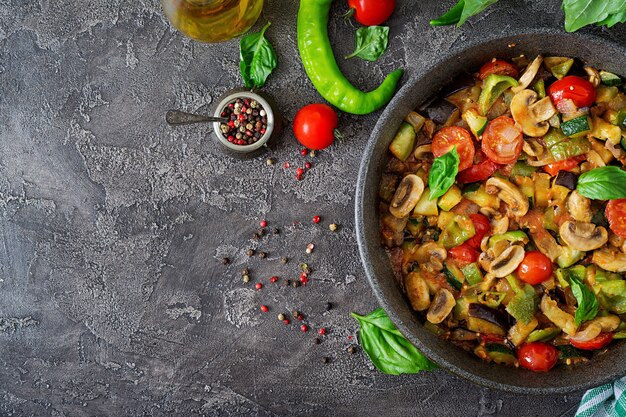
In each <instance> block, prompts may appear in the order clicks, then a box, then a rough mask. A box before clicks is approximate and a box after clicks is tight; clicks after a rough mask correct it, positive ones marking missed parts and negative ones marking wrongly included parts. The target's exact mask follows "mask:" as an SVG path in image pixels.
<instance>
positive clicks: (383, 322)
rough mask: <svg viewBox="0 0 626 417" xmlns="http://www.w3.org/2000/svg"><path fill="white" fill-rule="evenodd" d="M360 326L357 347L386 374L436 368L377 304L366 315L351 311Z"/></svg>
mask: <svg viewBox="0 0 626 417" xmlns="http://www.w3.org/2000/svg"><path fill="white" fill-rule="evenodd" d="M351 316H352V317H353V318H355V319H356V320H357V321H358V322H359V325H360V326H361V329H360V330H359V338H360V340H361V347H362V348H363V350H364V351H365V353H367V356H369V358H370V360H371V361H372V363H373V364H374V366H375V367H376V368H377V369H378V370H379V371H381V372H382V373H385V374H389V375H400V374H415V373H417V372H419V371H430V370H433V369H436V368H437V365H435V364H434V363H432V362H431V361H430V360H428V358H426V357H425V356H424V355H422V354H421V353H420V351H419V350H417V348H416V347H415V346H413V345H412V344H411V343H410V342H409V341H408V340H406V338H405V337H404V336H402V333H400V331H399V330H398V329H396V326H394V324H393V323H392V322H391V320H389V317H387V313H385V310H383V309H382V308H378V309H376V310H374V311H373V312H371V313H370V314H368V315H367V316H360V315H358V314H356V313H352V314H351Z"/></svg>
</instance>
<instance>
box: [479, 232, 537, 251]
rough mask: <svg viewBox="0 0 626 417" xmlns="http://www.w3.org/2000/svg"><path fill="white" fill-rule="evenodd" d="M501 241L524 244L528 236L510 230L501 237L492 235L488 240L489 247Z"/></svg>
mask: <svg viewBox="0 0 626 417" xmlns="http://www.w3.org/2000/svg"><path fill="white" fill-rule="evenodd" d="M501 240H506V241H509V242H511V243H513V242H524V244H526V243H528V241H529V239H528V235H527V234H526V233H524V232H522V231H521V230H511V231H509V232H506V233H502V234H501V235H493V236H491V237H490V238H489V247H492V246H493V245H495V244H496V243H498V242H499V241H501Z"/></svg>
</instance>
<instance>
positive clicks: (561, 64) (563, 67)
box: [543, 56, 574, 80]
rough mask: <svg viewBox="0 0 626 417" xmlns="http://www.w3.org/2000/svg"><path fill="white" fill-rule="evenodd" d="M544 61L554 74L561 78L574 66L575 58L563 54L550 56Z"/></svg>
mask: <svg viewBox="0 0 626 417" xmlns="http://www.w3.org/2000/svg"><path fill="white" fill-rule="evenodd" d="M543 63H544V64H545V65H546V67H548V69H549V70H550V72H551V73H552V75H554V76H555V77H556V78H557V79H559V80H560V79H562V78H563V77H565V76H566V75H567V73H568V72H569V70H570V69H571V68H572V65H574V60H573V59H572V58H567V57H562V56H548V57H545V58H544V59H543Z"/></svg>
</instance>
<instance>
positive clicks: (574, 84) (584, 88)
mask: <svg viewBox="0 0 626 417" xmlns="http://www.w3.org/2000/svg"><path fill="white" fill-rule="evenodd" d="M548 94H550V98H551V99H552V102H553V103H554V105H555V106H557V107H559V104H560V102H561V101H563V100H566V99H569V100H572V102H574V104H575V105H576V107H589V106H591V105H592V104H593V102H594V101H596V89H595V87H594V86H593V84H591V83H590V82H589V81H587V80H586V79H584V78H582V77H577V76H575V75H568V76H567V77H564V78H562V79H560V80H557V81H555V82H554V83H552V85H551V86H550V87H548Z"/></svg>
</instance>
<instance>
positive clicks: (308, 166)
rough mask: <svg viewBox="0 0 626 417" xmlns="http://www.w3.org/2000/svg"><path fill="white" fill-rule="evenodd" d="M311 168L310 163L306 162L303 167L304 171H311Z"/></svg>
mask: <svg viewBox="0 0 626 417" xmlns="http://www.w3.org/2000/svg"><path fill="white" fill-rule="evenodd" d="M312 166H313V165H311V163H310V162H307V163H306V164H304V167H305V168H306V169H311V167H312Z"/></svg>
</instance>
